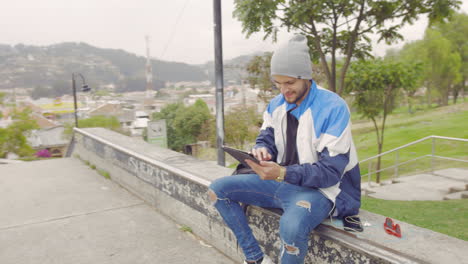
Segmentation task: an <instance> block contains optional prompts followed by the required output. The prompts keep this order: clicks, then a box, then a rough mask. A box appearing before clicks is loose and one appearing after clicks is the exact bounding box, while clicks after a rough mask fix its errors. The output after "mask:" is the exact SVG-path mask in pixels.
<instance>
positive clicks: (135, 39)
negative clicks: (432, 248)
mask: <svg viewBox="0 0 468 264" xmlns="http://www.w3.org/2000/svg"><path fill="white" fill-rule="evenodd" d="M221 2H222V31H223V59H224V60H227V59H232V58H234V57H237V56H240V55H247V54H250V53H254V52H259V51H273V50H274V49H275V48H276V47H277V45H278V43H272V41H271V39H267V40H263V35H262V34H261V33H256V34H254V35H252V36H251V37H250V38H249V39H246V37H245V34H243V33H242V25H241V23H240V22H239V21H237V20H236V19H235V18H233V17H232V11H233V10H234V0H221ZM462 2H463V3H462V5H461V9H460V11H462V12H465V13H468V0H463V1H462ZM426 26H427V19H426V18H421V19H420V20H419V21H417V22H416V23H415V24H414V25H413V26H406V27H404V28H403V29H402V31H401V33H402V34H403V36H404V37H405V41H412V40H417V39H421V38H422V37H423V35H424V30H425V28H426ZM0 28H1V30H0V32H2V33H1V34H0V44H9V45H15V44H18V43H23V44H25V45H39V46H45V45H51V44H57V43H61V42H85V43H88V44H90V45H93V46H96V47H100V48H112V49H123V50H125V51H128V52H131V53H135V54H137V55H142V56H144V55H145V54H146V43H145V36H146V35H148V36H150V56H151V57H152V58H155V59H160V60H167V61H178V62H185V63H189V64H203V63H205V62H207V61H210V60H211V61H212V60H214V32H213V29H214V24H213V1H212V0H131V1H129V0H80V1H76V0H67V1H63V0H40V1H38V0H14V1H5V2H4V3H3V4H2V8H1V9H0ZM291 34H292V33H288V32H286V31H284V30H283V31H281V32H280V34H279V35H278V40H279V43H281V42H282V41H284V40H286V39H287V38H289V37H290V36H291ZM403 44H404V42H400V43H398V44H396V45H393V47H401V46H402V45H403ZM387 48H389V47H388V46H386V45H384V44H375V45H374V51H373V54H374V55H377V56H383V55H384V54H385V50H386V49H387Z"/></svg>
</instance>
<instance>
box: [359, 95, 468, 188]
mask: <svg viewBox="0 0 468 264" xmlns="http://www.w3.org/2000/svg"><path fill="white" fill-rule="evenodd" d="M467 120H468V103H461V104H457V105H453V106H447V107H439V108H435V109H430V110H427V111H426V112H423V113H420V114H418V115H411V114H408V113H400V114H395V115H391V116H389V117H388V125H387V126H386V128H385V138H384V147H383V152H385V151H388V150H391V149H394V148H397V147H399V146H402V145H405V144H407V143H410V142H412V141H415V140H418V139H421V138H423V137H426V136H430V135H438V136H447V137H457V138H468V122H467ZM372 126H373V125H372V124H370V123H369V122H367V123H362V122H361V123H359V124H357V125H355V126H354V129H353V138H354V142H355V144H356V148H357V151H358V156H359V160H363V159H366V158H368V157H371V156H374V155H377V140H376V134H375V131H374V130H373V128H372ZM466 149H468V143H464V142H455V141H447V140H440V139H437V140H435V155H440V156H445V157H452V158H459V159H465V160H466V159H467V158H468V151H466ZM431 153H432V141H431V140H427V141H425V142H421V143H419V144H416V145H413V146H410V147H407V148H405V149H403V150H401V151H398V157H397V156H396V152H395V153H393V154H388V155H385V156H383V157H382V166H381V168H385V167H389V166H392V165H393V164H394V163H395V160H396V159H398V161H399V162H400V163H401V162H404V161H408V160H410V159H414V158H416V157H420V156H423V155H428V154H431ZM376 162H377V159H374V160H372V164H371V169H372V171H375V169H376V168H375V167H376V166H375V165H376ZM434 165H435V169H442V168H447V167H466V166H468V164H467V163H461V162H455V163H454V162H445V161H443V162H442V161H441V160H435V163H434ZM368 168H369V163H368V162H364V163H361V173H362V175H365V174H366V173H367V172H368ZM430 168H431V159H430V158H425V159H422V160H419V161H417V162H413V163H410V164H409V165H405V166H403V167H401V168H399V175H401V174H405V173H414V172H417V171H425V170H426V171H427V170H428V169H430ZM393 173H394V171H393V170H389V171H386V172H383V175H382V179H386V178H389V177H390V176H391V175H393ZM373 176H375V175H373ZM373 178H374V177H373ZM374 180H375V178H374Z"/></svg>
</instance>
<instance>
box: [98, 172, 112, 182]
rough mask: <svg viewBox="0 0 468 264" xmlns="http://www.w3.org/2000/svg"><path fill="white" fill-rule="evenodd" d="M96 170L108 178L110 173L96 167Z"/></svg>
mask: <svg viewBox="0 0 468 264" xmlns="http://www.w3.org/2000/svg"><path fill="white" fill-rule="evenodd" d="M97 172H98V173H99V174H100V175H101V176H102V177H104V178H106V179H108V180H110V178H111V176H110V173H109V172H107V171H105V170H101V169H97Z"/></svg>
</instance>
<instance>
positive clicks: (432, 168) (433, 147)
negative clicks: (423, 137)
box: [431, 138, 435, 174]
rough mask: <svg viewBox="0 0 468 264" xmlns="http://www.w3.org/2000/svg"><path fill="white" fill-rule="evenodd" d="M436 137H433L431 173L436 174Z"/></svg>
mask: <svg viewBox="0 0 468 264" xmlns="http://www.w3.org/2000/svg"><path fill="white" fill-rule="evenodd" d="M434 155H435V138H432V156H431V173H432V174H434Z"/></svg>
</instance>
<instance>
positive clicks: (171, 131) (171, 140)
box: [152, 103, 185, 149]
mask: <svg viewBox="0 0 468 264" xmlns="http://www.w3.org/2000/svg"><path fill="white" fill-rule="evenodd" d="M179 109H182V110H181V111H183V109H185V106H184V105H183V104H182V103H173V104H168V105H166V106H165V107H163V108H162V109H161V111H160V112H157V113H153V116H152V120H161V119H166V128H167V144H168V147H169V148H170V149H175V145H176V144H175V142H176V141H177V135H176V132H175V128H174V124H173V123H174V119H175V117H176V113H177V112H179Z"/></svg>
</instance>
